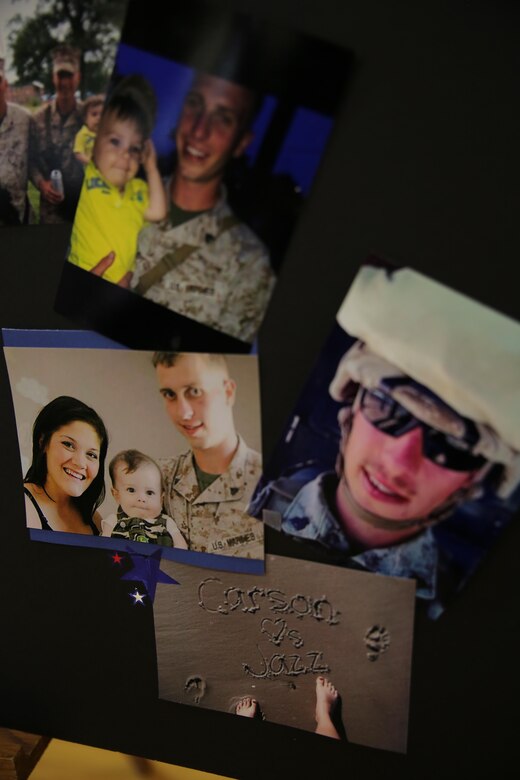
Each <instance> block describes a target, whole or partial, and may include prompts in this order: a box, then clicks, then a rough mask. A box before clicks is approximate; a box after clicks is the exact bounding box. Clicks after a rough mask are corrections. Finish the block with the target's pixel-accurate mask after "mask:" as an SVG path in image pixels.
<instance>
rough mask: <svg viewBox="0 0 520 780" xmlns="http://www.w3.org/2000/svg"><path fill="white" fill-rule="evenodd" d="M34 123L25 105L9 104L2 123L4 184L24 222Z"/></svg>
mask: <svg viewBox="0 0 520 780" xmlns="http://www.w3.org/2000/svg"><path fill="white" fill-rule="evenodd" d="M32 124H33V120H32V118H31V115H30V114H29V112H28V111H26V110H25V108H22V107H21V106H16V105H14V104H13V103H8V104H7V113H6V115H5V117H4V120H3V122H2V123H1V124H0V188H2V189H4V190H5V191H6V192H7V193H8V194H9V196H10V203H11V205H12V206H13V207H14V208H15V209H16V212H17V214H18V218H19V220H20V222H21V221H22V220H23V217H24V212H25V202H26V193H27V171H28V157H29V137H30V130H31V126H32Z"/></svg>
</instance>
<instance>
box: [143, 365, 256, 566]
mask: <svg viewBox="0 0 520 780" xmlns="http://www.w3.org/2000/svg"><path fill="white" fill-rule="evenodd" d="M154 365H155V367H156V373H157V379H158V383H159V391H160V393H161V395H162V397H163V399H164V403H165V407H166V411H167V413H168V415H169V417H170V419H171V421H172V422H173V424H174V425H175V427H176V428H177V430H178V431H179V432H180V433H181V434H182V436H184V438H185V439H186V440H187V441H188V442H189V445H190V449H189V450H188V451H187V452H185V453H183V454H182V455H179V456H178V457H174V458H168V459H163V460H162V461H160V466H161V468H162V471H163V477H164V487H165V494H164V508H165V511H166V513H167V514H168V515H170V516H171V517H173V518H174V520H175V522H176V523H177V525H178V526H179V529H180V531H181V533H182V535H183V536H184V538H185V539H186V541H187V543H188V549H190V550H196V551H198V552H207V553H216V554H218V555H231V556H239V557H244V558H246V557H247V558H263V524H262V522H261V521H259V520H255V519H253V518H252V517H250V516H249V515H247V514H246V512H245V509H246V507H247V504H248V502H249V499H250V498H251V495H252V492H253V489H254V487H255V485H256V483H257V481H258V479H259V477H260V474H261V471H262V461H261V457H260V455H259V453H258V452H255V451H254V450H252V449H250V448H249V447H248V446H247V444H246V443H245V442H244V440H243V439H242V437H241V436H239V435H238V434H237V432H236V429H235V423H234V419H233V404H234V401H235V392H236V384H235V382H234V381H233V379H231V378H230V376H229V373H228V368H227V364H226V361H225V358H224V357H223V355H208V354H189V353H177V352H156V353H155V355H154Z"/></svg>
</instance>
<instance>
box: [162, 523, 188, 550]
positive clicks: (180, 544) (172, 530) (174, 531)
mask: <svg viewBox="0 0 520 780" xmlns="http://www.w3.org/2000/svg"><path fill="white" fill-rule="evenodd" d="M166 530H167V531H168V533H169V534H170V536H171V537H172V539H173V546H174V547H177V549H179V550H187V549H188V545H187V544H186V539H185V538H184V536H183V535H182V534H181V532H180V531H179V528H178V526H177V523H176V522H175V520H172V519H171V517H169V518H168V519H167V521H166Z"/></svg>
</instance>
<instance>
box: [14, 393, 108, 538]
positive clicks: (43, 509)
mask: <svg viewBox="0 0 520 780" xmlns="http://www.w3.org/2000/svg"><path fill="white" fill-rule="evenodd" d="M107 448H108V435H107V432H106V428H105V425H104V423H103V420H102V419H101V417H100V416H99V415H98V414H97V412H95V411H94V409H92V408H91V407H90V406H87V405H86V404H84V403H83V402H82V401H78V399H76V398H71V397H70V396H66V395H62V396H59V397H58V398H55V399H54V400H53V401H50V403H48V404H47V405H46V406H44V407H43V409H42V410H41V412H40V413H39V414H38V416H37V417H36V420H35V422H34V427H33V454H32V464H31V467H30V468H29V470H28V472H27V474H26V475H25V479H24V492H25V504H26V514H27V525H28V527H29V528H39V529H43V530H46V531H67V532H68V533H77V534H94V535H98V534H99V528H100V524H101V518H100V516H99V514H98V512H97V511H96V510H97V508H98V506H99V505H100V504H101V503H102V501H103V499H104V497H105V478H104V465H105V457H106V453H107Z"/></svg>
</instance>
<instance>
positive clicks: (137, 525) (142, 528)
mask: <svg viewBox="0 0 520 780" xmlns="http://www.w3.org/2000/svg"><path fill="white" fill-rule="evenodd" d="M116 517H117V522H116V524H115V525H114V528H113V531H112V534H111V536H112V538H114V537H115V538H116V539H129V540H130V541H132V542H146V543H148V544H159V545H161V546H162V547H173V546H174V545H173V539H172V537H171V535H170V534H169V532H168V531H167V530H166V521H167V520H169V518H168V516H167V515H164V514H161V515H159V517H156V518H155V519H154V520H143V519H142V518H141V517H129V516H128V515H127V514H126V513H125V512H123V510H122V509H121V507H118V508H117V515H116Z"/></svg>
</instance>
